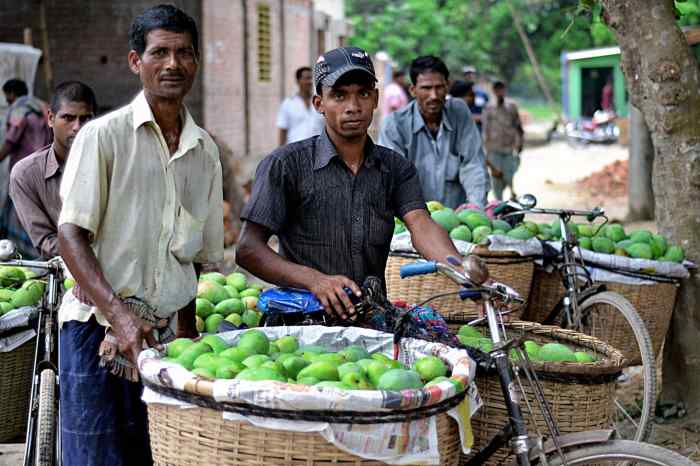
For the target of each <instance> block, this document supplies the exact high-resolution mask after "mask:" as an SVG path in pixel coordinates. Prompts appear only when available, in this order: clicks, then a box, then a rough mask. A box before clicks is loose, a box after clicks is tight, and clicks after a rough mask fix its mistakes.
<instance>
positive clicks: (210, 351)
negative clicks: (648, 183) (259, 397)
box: [163, 329, 464, 391]
mask: <svg viewBox="0 0 700 466" xmlns="http://www.w3.org/2000/svg"><path fill="white" fill-rule="evenodd" d="M163 360H164V361H171V362H175V363H177V364H179V365H181V366H182V367H184V368H185V369H187V370H191V371H192V372H193V373H194V374H196V375H197V376H199V377H201V378H204V379H209V380H214V379H239V380H250V381H261V380H275V381H278V382H287V383H294V384H303V385H315V386H318V387H331V388H337V389H343V390H405V389H418V388H423V387H424V386H430V385H434V384H436V383H439V382H442V381H445V380H448V381H450V382H451V383H453V384H454V385H455V387H457V389H458V391H462V390H464V387H463V386H462V383H461V382H460V381H459V380H456V379H452V378H449V377H448V372H449V371H448V367H447V365H446V364H445V363H444V362H443V361H442V360H441V359H440V358H438V357H435V356H427V357H424V358H420V359H418V360H417V361H416V362H415V364H414V365H413V367H412V368H407V367H405V366H404V365H403V364H402V363H401V362H399V361H395V360H393V359H391V358H389V357H387V356H386V355H384V354H382V353H374V354H370V353H368V352H367V351H366V350H365V349H364V348H362V347H361V346H358V345H351V346H347V347H345V348H344V349H342V350H341V351H335V352H334V351H330V350H328V349H327V348H324V347H322V346H311V345H309V346H300V345H299V341H298V340H297V338H296V337H294V336H291V335H287V336H283V337H280V338H278V339H276V340H274V341H270V339H269V338H268V336H267V335H266V334H265V333H264V332H262V331H260V330H257V329H251V330H246V331H245V332H244V333H242V334H241V336H240V337H239V339H238V341H237V343H236V345H235V346H229V345H228V344H226V342H225V341H224V340H223V339H222V338H221V337H219V336H217V335H206V336H204V337H202V338H201V339H200V340H199V341H193V340H190V339H187V338H178V339H177V340H174V341H173V342H171V343H169V344H168V345H167V348H166V357H165V358H163Z"/></svg>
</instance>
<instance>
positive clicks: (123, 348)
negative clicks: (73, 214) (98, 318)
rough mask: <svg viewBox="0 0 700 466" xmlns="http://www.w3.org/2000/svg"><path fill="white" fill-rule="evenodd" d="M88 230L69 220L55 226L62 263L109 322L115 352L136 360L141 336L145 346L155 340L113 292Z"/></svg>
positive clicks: (152, 343)
mask: <svg viewBox="0 0 700 466" xmlns="http://www.w3.org/2000/svg"><path fill="white" fill-rule="evenodd" d="M89 235H90V232H89V231H87V230H85V229H83V228H80V227H79V226H77V225H73V224H71V223H64V224H62V225H60V226H59V227H58V247H59V250H60V252H61V257H63V260H64V262H65V263H66V265H67V266H68V269H69V270H70V271H71V274H72V275H73V278H75V281H76V283H77V286H79V287H80V289H81V292H82V293H84V294H85V295H86V296H87V297H88V298H89V299H90V301H91V302H92V303H94V305H95V306H97V308H98V309H99V310H100V312H101V313H102V314H103V315H104V316H105V318H106V319H107V321H108V322H109V324H110V326H111V327H112V330H113V331H114V334H115V336H116V337H117V340H118V343H119V351H120V352H122V353H124V354H125V355H127V356H128V357H130V358H131V360H132V361H133V362H136V358H137V357H138V354H139V353H140V352H141V350H142V345H143V339H144V338H146V339H147V341H148V343H149V345H152V346H153V345H155V344H156V342H155V340H154V338H153V336H152V335H151V333H150V332H151V330H152V329H151V328H150V327H148V326H144V325H142V324H141V321H140V320H139V319H138V318H137V317H136V315H134V314H133V313H132V312H131V311H129V309H128V308H127V306H126V304H124V303H123V302H122V300H121V299H120V298H119V297H118V296H117V295H116V293H115V292H114V290H113V289H112V287H111V285H110V284H109V282H107V278H106V277H105V275H104V272H103V271H102V267H100V263H99V262H98V261H97V257H95V253H94V251H93V250H92V247H90V240H89Z"/></svg>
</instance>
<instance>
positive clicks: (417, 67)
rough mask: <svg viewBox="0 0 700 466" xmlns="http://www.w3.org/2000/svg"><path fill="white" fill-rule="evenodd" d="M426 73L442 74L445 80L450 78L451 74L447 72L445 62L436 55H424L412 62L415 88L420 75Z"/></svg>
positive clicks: (412, 79)
mask: <svg viewBox="0 0 700 466" xmlns="http://www.w3.org/2000/svg"><path fill="white" fill-rule="evenodd" d="M426 71H433V72H435V73H440V74H441V75H443V76H444V77H445V80H448V79H449V78H450V72H449V71H448V70H447V66H446V65H445V62H443V61H442V60H440V59H439V58H438V57H436V56H434V55H424V56H422V57H418V58H416V59H415V60H413V61H412V62H411V82H412V83H413V85H414V86H415V84H416V81H417V80H418V75H419V74H422V73H425V72H426Z"/></svg>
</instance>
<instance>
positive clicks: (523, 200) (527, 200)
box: [518, 194, 537, 209]
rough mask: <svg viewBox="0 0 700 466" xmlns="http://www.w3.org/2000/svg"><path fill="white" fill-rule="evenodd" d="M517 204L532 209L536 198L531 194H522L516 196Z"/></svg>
mask: <svg viewBox="0 0 700 466" xmlns="http://www.w3.org/2000/svg"><path fill="white" fill-rule="evenodd" d="M518 204H520V205H521V206H523V207H524V208H525V209H532V208H533V207H535V206H536V205H537V198H536V197H535V196H533V195H532V194H523V195H522V196H520V197H518Z"/></svg>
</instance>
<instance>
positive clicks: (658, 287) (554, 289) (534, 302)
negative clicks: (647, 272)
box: [523, 267, 678, 364]
mask: <svg viewBox="0 0 700 466" xmlns="http://www.w3.org/2000/svg"><path fill="white" fill-rule="evenodd" d="M601 283H603V284H604V285H605V287H606V288H607V289H608V290H609V291H614V292H616V293H619V294H621V295H622V296H624V297H625V298H627V300H628V301H629V302H630V303H631V304H632V306H634V308H635V309H636V311H637V313H638V314H639V317H641V318H642V320H643V321H644V324H645V325H646V328H647V331H648V332H649V336H650V337H651V342H652V346H653V350H654V354H655V355H658V354H660V351H661V345H662V344H663V342H664V339H665V338H666V332H667V331H668V327H669V325H670V324H671V316H672V314H673V308H674V305H675V302H676V293H677V291H678V284H677V283H676V282H672V281H670V280H665V281H656V282H655V283H654V284H653V285H631V284H624V283H615V282H601ZM563 296H564V286H563V284H562V279H561V275H560V274H559V273H558V272H552V273H548V272H546V271H545V270H544V269H543V268H541V267H535V271H534V274H533V281H532V291H531V293H530V300H529V302H528V305H527V308H526V311H525V313H524V315H523V319H525V320H529V321H532V322H542V321H544V319H545V318H546V317H547V316H548V315H549V312H550V311H551V310H552V309H553V308H554V306H555V305H556V304H557V303H558V302H559V301H560V300H561V298H562V297H563ZM605 327H606V328H607V329H608V330H609V333H608V334H607V336H606V337H605V338H603V336H602V335H598V337H599V338H603V339H604V340H605V341H606V343H609V344H611V345H612V346H614V347H615V348H618V349H619V350H621V351H622V352H623V354H624V355H625V357H626V358H627V360H628V361H629V362H630V363H632V364H639V363H640V355H639V348H638V346H637V343H636V340H635V339H634V335H633V334H632V332H631V330H629V326H628V324H627V322H626V321H625V320H624V318H623V317H619V318H617V319H612V321H611V322H609V323H608V324H607V325H606V326H605Z"/></svg>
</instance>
